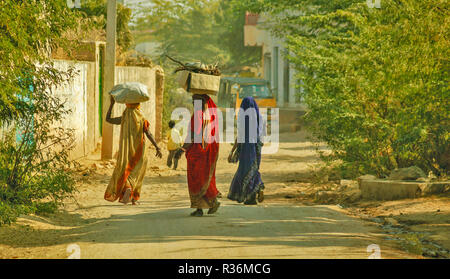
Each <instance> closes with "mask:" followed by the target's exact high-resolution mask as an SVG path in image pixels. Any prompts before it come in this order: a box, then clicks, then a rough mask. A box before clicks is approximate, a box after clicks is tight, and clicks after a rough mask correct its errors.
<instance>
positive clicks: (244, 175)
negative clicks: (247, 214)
mask: <svg viewBox="0 0 450 279" xmlns="http://www.w3.org/2000/svg"><path fill="white" fill-rule="evenodd" d="M262 127H263V119H262V116H261V115H260V113H259V108H258V105H257V104H256V102H255V100H254V99H253V98H252V97H246V98H244V99H243V100H242V104H241V108H240V111H239V114H238V137H237V138H236V140H235V143H234V146H233V149H232V150H231V153H230V156H229V157H228V161H229V162H233V161H236V160H239V167H238V169H237V172H236V174H235V175H234V178H233V181H232V182H231V186H230V190H229V193H228V199H230V200H233V201H237V202H239V203H241V202H244V204H247V205H252V204H257V202H256V197H257V196H258V201H259V202H262V201H263V199H264V195H263V190H264V183H263V182H262V180H261V174H260V173H259V165H260V163H261V149H262V146H263V143H262V141H261V137H262V136H263V135H262V131H263V129H262Z"/></svg>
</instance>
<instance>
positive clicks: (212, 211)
mask: <svg viewBox="0 0 450 279" xmlns="http://www.w3.org/2000/svg"><path fill="white" fill-rule="evenodd" d="M219 206H220V202H216V203H215V204H214V206H213V207H211V208H210V209H209V210H208V214H214V213H216V212H217V209H219Z"/></svg>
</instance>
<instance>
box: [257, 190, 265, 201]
mask: <svg viewBox="0 0 450 279" xmlns="http://www.w3.org/2000/svg"><path fill="white" fill-rule="evenodd" d="M263 201H264V191H263V190H261V191H259V192H258V202H263Z"/></svg>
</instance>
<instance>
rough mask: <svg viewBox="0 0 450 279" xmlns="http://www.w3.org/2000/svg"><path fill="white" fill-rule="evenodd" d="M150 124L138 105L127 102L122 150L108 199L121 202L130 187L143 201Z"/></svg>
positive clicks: (107, 193)
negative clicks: (146, 134)
mask: <svg viewBox="0 0 450 279" xmlns="http://www.w3.org/2000/svg"><path fill="white" fill-rule="evenodd" d="M148 128H149V123H148V121H147V120H145V119H144V116H143V115H142V113H141V112H140V111H139V106H138V105H130V104H127V108H126V109H125V111H124V112H123V115H122V123H121V125H120V139H119V153H118V158H117V164H116V167H115V168H114V172H113V175H112V177H111V180H110V182H109V185H108V187H107V188H106V191H105V196H104V198H105V200H107V201H110V202H114V201H116V200H117V199H119V201H121V200H122V199H123V197H124V193H125V191H126V190H127V189H130V190H131V191H130V192H131V199H134V200H135V201H137V200H139V197H140V193H141V188H142V181H143V179H144V175H145V171H146V169H147V156H146V148H145V139H144V137H145V134H144V132H145V131H146V130H148Z"/></svg>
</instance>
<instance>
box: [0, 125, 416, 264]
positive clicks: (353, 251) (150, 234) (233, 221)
mask: <svg viewBox="0 0 450 279" xmlns="http://www.w3.org/2000/svg"><path fill="white" fill-rule="evenodd" d="M294 139H295V142H290V141H292V140H294ZM282 140H283V142H282V143H281V145H280V150H279V151H278V153H276V154H273V155H263V159H262V166H261V173H262V179H263V181H264V182H265V184H266V190H265V193H266V200H265V201H264V202H263V203H261V204H258V205H256V206H244V205H242V204H237V203H234V202H231V201H229V200H227V199H226V198H225V197H226V194H227V193H228V187H229V183H230V182H231V179H232V177H233V174H234V172H235V170H236V168H237V165H235V164H228V163H227V162H226V157H227V155H228V152H229V150H230V145H228V144H223V145H221V150H220V159H219V162H218V167H217V174H216V175H217V183H218V189H219V190H220V191H221V192H222V194H223V196H224V198H222V199H221V203H222V206H221V207H220V209H219V211H218V213H217V214H215V215H205V216H204V217H202V218H196V217H190V216H189V213H190V212H191V211H192V209H190V208H189V198H188V192H187V185H186V173H185V170H186V160H185V159H184V158H183V159H182V160H181V161H180V163H179V166H180V169H179V170H176V171H173V170H169V169H168V168H167V167H166V166H165V160H164V158H163V159H161V160H159V159H155V158H154V157H153V151H152V152H151V153H152V154H151V161H152V163H151V166H149V170H148V172H147V173H148V175H147V177H146V179H145V181H144V186H143V191H142V194H141V203H140V205H137V206H131V205H127V206H124V205H122V204H120V203H110V202H107V201H104V200H103V193H104V190H105V187H106V185H107V183H108V180H109V177H110V175H111V173H112V168H111V167H109V168H108V167H103V166H102V165H101V163H100V161H98V160H96V157H95V156H94V157H91V158H89V159H88V160H85V161H84V163H85V164H86V165H87V166H92V164H94V163H95V164H96V167H97V169H96V170H95V171H93V172H90V173H85V176H81V177H82V179H81V180H80V182H79V184H78V188H79V193H78V194H77V195H76V197H77V201H78V202H77V203H75V202H71V201H69V202H68V204H67V205H66V208H65V211H64V212H62V213H58V214H56V215H52V216H47V217H38V216H29V217H24V218H21V219H20V220H19V222H18V224H16V225H13V226H10V227H2V228H0V258H67V257H68V256H70V255H73V256H77V251H76V250H67V249H68V247H70V245H71V244H75V245H77V246H75V247H79V248H80V250H79V256H80V257H81V258H165V259H167V258H303V259H305V258H368V257H369V255H370V254H371V253H369V252H368V251H367V247H368V246H369V245H371V244H376V245H378V246H379V247H380V252H381V257H382V258H416V256H413V255H410V254H407V253H405V252H403V251H401V250H400V249H398V248H396V247H394V246H393V243H391V242H387V241H385V240H384V239H383V235H382V234H381V232H380V231H379V230H378V229H377V228H376V227H375V226H372V225H370V224H368V223H365V222H363V221H361V220H360V219H357V218H353V217H349V216H348V215H346V214H344V213H343V212H342V210H341V209H340V208H339V207H337V206H311V205H308V204H302V203H300V202H298V201H295V200H293V199H288V198H286V197H289V196H287V194H286V193H292V191H294V192H295V190H293V188H292V187H293V183H301V182H302V181H303V180H306V179H307V177H308V176H309V174H310V171H311V166H313V165H314V164H316V163H317V162H318V158H317V155H316V153H315V151H314V145H313V144H312V143H311V142H310V141H308V140H307V139H306V137H305V135H303V134H302V133H301V132H299V133H296V134H285V135H283V137H282ZM91 169H92V167H91ZM74 253H75V254H74Z"/></svg>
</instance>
